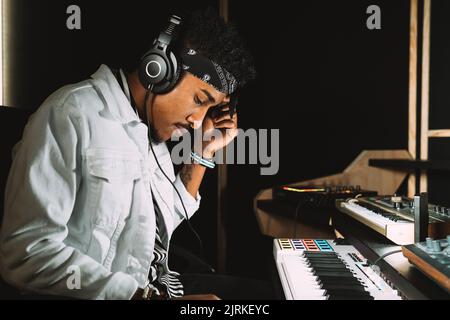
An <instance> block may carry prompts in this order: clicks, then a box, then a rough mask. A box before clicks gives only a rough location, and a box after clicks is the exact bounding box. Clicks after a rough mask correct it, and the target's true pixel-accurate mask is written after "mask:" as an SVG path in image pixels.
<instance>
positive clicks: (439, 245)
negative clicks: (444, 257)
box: [433, 240, 442, 252]
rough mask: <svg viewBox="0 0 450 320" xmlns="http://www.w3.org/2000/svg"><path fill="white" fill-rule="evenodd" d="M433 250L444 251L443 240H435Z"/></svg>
mask: <svg viewBox="0 0 450 320" xmlns="http://www.w3.org/2000/svg"><path fill="white" fill-rule="evenodd" d="M433 251H434V252H441V251H442V247H441V242H440V241H439V240H433Z"/></svg>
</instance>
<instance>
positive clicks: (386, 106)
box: [228, 0, 409, 275]
mask: <svg viewBox="0 0 450 320" xmlns="http://www.w3.org/2000/svg"><path fill="white" fill-rule="evenodd" d="M371 4H377V5H379V6H380V8H381V19H382V29H381V30H373V31H372V30H368V29H367V27H366V19H367V17H368V15H367V14H366V9H367V7H368V6H369V5H371ZM230 16H231V19H232V20H234V21H235V23H236V24H237V25H238V27H239V29H240V30H241V31H242V33H243V34H244V35H245V36H246V38H247V40H248V42H249V45H250V47H251V49H252V51H253V52H254V55H255V58H256V63H257V71H258V72H259V77H258V79H257V80H256V81H255V82H253V84H252V85H250V86H249V87H248V88H247V89H246V90H245V92H243V94H242V97H241V100H240V102H241V103H240V106H239V116H240V126H241V127H243V128H250V127H253V128H279V129H280V140H281V141H280V145H281V146H280V171H279V173H278V175H276V176H260V175H259V167H258V166H238V165H234V166H230V169H229V170H230V188H229V195H228V196H229V206H230V212H229V216H228V218H229V219H228V229H229V240H230V243H229V256H230V257H231V259H230V260H229V261H230V265H229V269H230V271H232V272H243V273H245V274H248V275H251V274H255V273H258V272H260V271H259V270H260V267H261V266H262V265H263V264H264V260H263V255H262V253H263V251H264V249H260V248H261V245H263V244H264V241H263V240H264V239H262V237H260V236H258V228H257V225H256V223H255V218H254V213H253V210H252V203H251V201H250V200H251V199H253V197H254V196H255V195H256V194H257V192H258V191H259V190H260V189H263V188H267V187H270V186H273V185H277V184H283V183H289V182H296V181H302V180H306V179H309V178H314V177H320V176H326V175H329V174H334V173H339V172H341V171H342V170H343V169H344V168H345V167H346V166H347V165H349V164H350V163H351V161H352V160H353V159H354V158H355V157H356V156H357V155H358V154H359V153H360V152H361V151H363V150H366V149H405V148H407V121H408V63H409V62H408V58H409V1H408V0H399V1H388V0H385V1H365V0H359V1H333V0H329V1H302V2H295V1H288V0H279V1H276V3H274V2H261V1H259V2H258V3H257V4H256V3H253V5H249V4H248V3H247V5H246V6H243V5H242V2H240V1H239V2H238V1H232V2H231V15H230Z"/></svg>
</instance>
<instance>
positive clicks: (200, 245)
mask: <svg viewBox="0 0 450 320" xmlns="http://www.w3.org/2000/svg"><path fill="white" fill-rule="evenodd" d="M149 97H150V91H149V90H148V91H147V93H146V95H145V100H144V110H146V107H147V102H148V98H149ZM147 126H148V140H149V144H150V150H151V151H152V154H153V157H154V158H155V161H156V164H157V165H158V168H159V170H161V172H162V174H163V175H164V177H166V179H167V180H168V181H169V182H170V184H171V185H172V187H173V189H174V190H175V192H176V193H177V195H178V198H179V199H180V202H181V205H182V207H183V210H184V214H185V217H186V223H187V225H188V227H189V229H190V230H191V232H192V233H193V234H194V236H195V237H196V238H197V241H198V245H199V251H200V252H199V255H200V257H202V258H204V257H203V242H202V239H201V238H200V236H199V235H198V233H197V231H195V229H194V227H193V226H192V224H191V221H190V220H189V215H188V212H187V210H186V206H185V205H184V202H183V198H182V197H181V194H180V192H179V191H178V189H177V187H176V186H175V184H174V183H173V182H172V180H170V178H169V177H168V176H167V174H166V173H165V172H164V170H163V169H162V167H161V165H160V163H159V161H158V158H157V157H156V154H155V150H153V145H152V138H151V135H150V120H149V118H148V116H147Z"/></svg>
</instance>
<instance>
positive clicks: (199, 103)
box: [194, 95, 203, 106]
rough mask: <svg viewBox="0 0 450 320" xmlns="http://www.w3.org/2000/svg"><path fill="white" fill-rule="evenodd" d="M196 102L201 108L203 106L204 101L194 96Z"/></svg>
mask: <svg viewBox="0 0 450 320" xmlns="http://www.w3.org/2000/svg"><path fill="white" fill-rule="evenodd" d="M194 102H195V103H196V104H197V105H199V106H201V105H203V101H201V100H200V98H199V97H198V96H197V95H195V96H194Z"/></svg>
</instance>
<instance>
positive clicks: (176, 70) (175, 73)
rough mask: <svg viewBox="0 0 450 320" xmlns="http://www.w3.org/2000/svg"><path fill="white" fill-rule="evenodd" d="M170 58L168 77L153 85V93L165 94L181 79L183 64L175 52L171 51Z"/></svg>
mask: <svg viewBox="0 0 450 320" xmlns="http://www.w3.org/2000/svg"><path fill="white" fill-rule="evenodd" d="M168 60H169V65H168V68H167V69H168V73H167V77H166V78H165V79H163V80H162V81H161V82H160V83H158V84H156V85H155V86H154V87H153V89H152V92H153V93H157V94H163V93H167V92H169V91H171V90H172V89H173V88H174V87H175V86H176V85H177V83H178V80H179V79H180V74H181V64H180V63H179V60H178V59H177V57H176V56H175V54H174V53H173V52H169V54H168Z"/></svg>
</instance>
